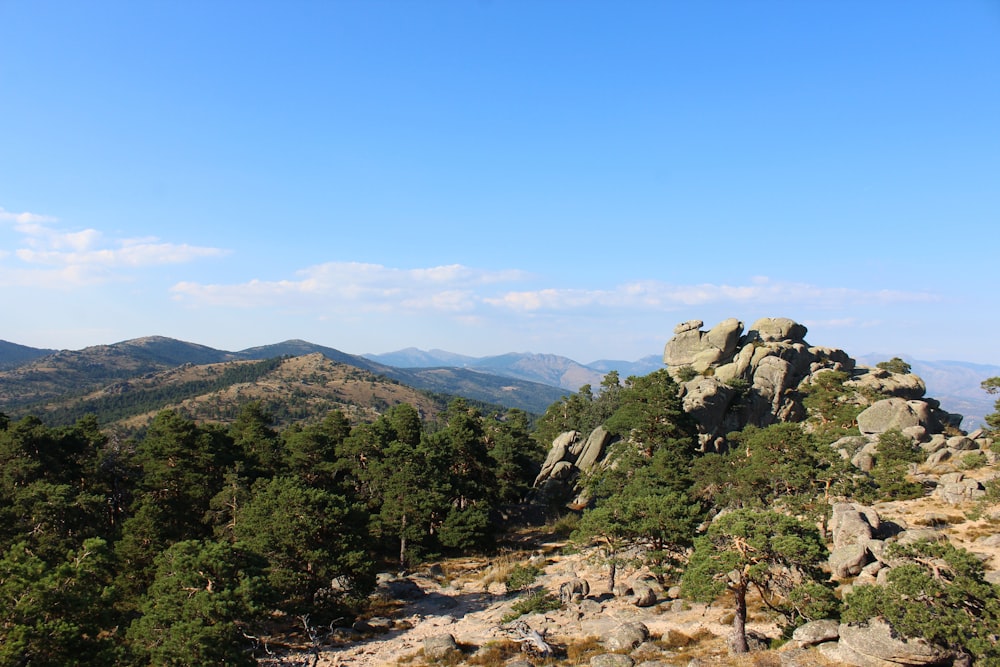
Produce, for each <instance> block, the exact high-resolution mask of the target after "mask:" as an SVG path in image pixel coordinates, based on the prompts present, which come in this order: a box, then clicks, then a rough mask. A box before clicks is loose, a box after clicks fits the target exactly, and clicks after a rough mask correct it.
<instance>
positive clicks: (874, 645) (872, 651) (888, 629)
mask: <svg viewBox="0 0 1000 667" xmlns="http://www.w3.org/2000/svg"><path fill="white" fill-rule="evenodd" d="M840 645H841V646H842V647H846V648H848V649H850V650H851V651H853V652H854V653H856V654H858V655H860V656H863V657H864V658H868V659H873V660H886V661H889V662H893V663H897V664H899V665H942V664H945V663H947V662H950V661H951V659H952V658H953V657H954V654H953V653H952V652H951V651H949V650H948V649H945V648H942V647H940V646H936V645H934V644H931V643H930V642H927V641H926V640H924V639H919V638H909V637H903V636H901V635H900V634H899V633H897V632H896V631H895V630H894V629H893V628H892V626H890V625H889V624H888V623H886V622H885V621H884V620H883V619H881V618H873V619H870V620H869V621H868V622H867V623H864V624H861V623H842V624H841V625H840Z"/></svg>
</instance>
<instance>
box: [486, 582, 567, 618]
mask: <svg viewBox="0 0 1000 667" xmlns="http://www.w3.org/2000/svg"><path fill="white" fill-rule="evenodd" d="M560 607H562V602H560V601H559V598H557V597H556V596H554V595H552V594H551V593H549V592H548V591H546V590H545V589H544V588H541V589H539V590H537V591H535V592H534V593H532V594H530V595H528V596H527V597H523V598H521V599H520V600H518V601H517V602H515V603H514V604H513V605H511V608H510V613H509V614H505V615H504V616H503V618H501V619H500V622H501V623H510V622H511V621H513V620H515V619H517V618H520V617H521V616H524V615H525V614H543V613H545V612H547V611H555V610H556V609H559V608H560Z"/></svg>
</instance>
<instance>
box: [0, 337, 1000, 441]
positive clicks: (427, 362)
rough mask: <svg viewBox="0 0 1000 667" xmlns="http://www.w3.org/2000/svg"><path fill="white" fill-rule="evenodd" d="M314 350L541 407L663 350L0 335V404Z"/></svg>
mask: <svg viewBox="0 0 1000 667" xmlns="http://www.w3.org/2000/svg"><path fill="white" fill-rule="evenodd" d="M314 352H320V353H322V354H323V355H324V356H325V357H327V358H328V359H331V360H333V361H337V362H339V363H346V364H348V365H351V366H355V367H357V368H361V369H363V370H366V371H369V372H372V373H375V374H379V375H385V376H386V377H390V378H392V379H394V380H397V381H399V382H403V383H406V384H409V385H410V386H413V387H414V388H417V389H424V390H426V391H434V392H439V393H453V392H455V391H456V390H461V391H463V392H466V394H471V396H468V397H470V398H475V400H484V401H488V402H496V401H498V400H505V399H506V403H502V404H508V403H511V401H510V400H509V399H511V398H513V395H514V394H516V393H517V390H514V389H511V387H513V386H517V385H516V383H517V382H525V383H530V384H528V385H520V387H521V390H522V391H521V393H528V392H534V393H537V394H538V395H539V398H538V399H537V400H532V401H527V402H524V401H521V402H516V401H515V403H517V405H514V406H511V407H520V408H521V409H526V410H527V411H529V412H539V411H543V410H544V406H543V405H542V404H543V403H545V402H546V401H548V402H549V404H550V403H552V402H555V401H556V400H559V398H561V396H563V395H565V393H567V392H575V391H577V390H579V388H580V387H581V386H583V385H584V384H589V385H591V386H592V387H597V386H599V384H600V382H601V380H602V379H603V377H604V375H605V374H607V373H608V372H610V371H612V370H614V371H617V372H618V373H619V375H620V376H621V377H622V378H626V377H628V376H630V375H645V374H647V373H650V372H652V371H654V370H656V369H658V368H662V366H663V362H662V357H661V356H660V355H648V356H646V357H643V358H641V359H638V360H636V361H633V362H628V361H620V360H598V361H594V362H591V363H589V364H581V363H579V362H576V361H574V360H572V359H570V358H568V357H562V356H560V355H555V354H539V353H532V352H523V353H516V352H510V353H506V354H500V355H491V356H486V357H471V356H468V355H463V354H458V353H454V352H448V351H446V350H440V349H431V350H421V349H419V348H416V347H409V348H404V349H402V350H397V351H395V352H389V353H385V354H371V353H367V354H363V355H354V354H350V353H346V352H342V351H341V350H337V349H335V348H331V347H327V346H323V345H318V344H315V343H310V342H308V341H305V340H301V339H289V340H286V341H282V342H279V343H273V344H270V345H262V346H256V347H251V348H246V349H243V350H239V351H226V350H218V349H215V348H211V347H208V346H205V345H200V344H197V343H191V342H187V341H182V340H178V339H174V338H169V337H165V336H144V337H140V338H134V339H128V340H125V341H119V342H117V343H112V344H110V345H95V346H89V347H86V348H82V349H81V350H76V351H74V350H48V349H43V348H33V347H30V346H26V345H20V344H16V343H10V342H8V341H3V340H0V409H8V408H9V407H10V406H11V405H14V406H18V405H23V404H26V403H31V402H33V401H37V400H42V399H45V398H46V397H51V395H44V394H39V393H38V392H35V393H32V392H31V391H28V392H27V393H26V394H25V395H24V396H22V397H21V400H18V399H13V398H12V397H11V396H10V395H9V392H6V393H5V391H4V381H5V379H7V378H6V376H7V374H9V373H15V374H18V373H20V374H21V375H25V374H29V373H30V374H32V375H34V376H35V377H36V378H42V377H46V376H47V379H49V380H52V381H53V382H54V383H55V384H56V386H57V387H58V391H57V392H55V393H56V394H58V393H66V392H69V391H74V390H76V391H79V389H80V387H79V386H78V384H79V382H80V377H81V375H82V374H83V373H84V372H85V371H86V372H93V371H94V370H95V369H96V368H98V367H100V365H101V364H102V363H105V362H107V361H108V360H109V359H110V358H115V357H116V356H120V355H124V356H131V358H130V362H129V363H127V364H126V365H125V368H121V367H116V368H114V369H109V371H108V372H107V373H105V374H104V375H100V374H98V377H95V378H93V381H92V382H90V383H89V384H87V387H89V388H96V387H97V386H98V385H100V384H101V383H104V384H109V383H112V382H114V381H116V380H121V379H123V378H125V377H128V376H130V375H142V374H145V373H154V372H158V371H161V370H164V369H166V368H169V367H171V366H175V365H180V364H183V363H196V364H198V363H201V364H205V363H220V362H225V361H235V360H241V359H242V360H248V359H250V360H252V359H257V360H260V359H267V358H272V357H279V356H301V355H303V354H311V353H314ZM127 353H131V355H129V354H127ZM892 356H899V357H900V358H902V359H903V360H904V361H906V362H907V363H909V364H910V365H911V367H912V371H913V372H914V373H915V374H916V375H918V376H920V377H921V378H922V379H923V380H924V381H925V383H926V384H927V389H928V393H929V394H931V395H933V396H935V397H937V398H938V399H939V400H940V401H941V402H942V404H943V406H944V407H945V408H946V409H947V410H949V411H951V412H955V413H958V414H961V415H963V416H964V417H965V419H964V420H963V427H964V428H966V429H968V430H971V429H973V428H976V427H977V426H980V425H982V424H983V423H984V422H983V419H984V417H985V416H986V415H987V414H990V413H991V412H993V408H994V397H992V396H990V395H989V394H987V393H986V392H985V391H983V390H982V388H981V387H980V383H981V382H982V381H983V380H985V379H987V378H989V377H998V376H1000V366H992V365H989V364H979V363H972V362H963V361H924V360H919V359H914V358H913V357H911V356H909V355H884V354H874V353H869V354H865V355H861V356H858V357H857V361H858V362H859V363H863V364H866V365H871V366H874V365H875V364H877V363H878V362H880V361H886V360H888V359H890V358H892ZM44 359H52V360H58V361H60V362H61V363H62V364H64V365H63V366H62V367H61V369H60V371H59V373H55V372H53V371H54V369H51V368H47V367H46V366H45V365H44V363H42V360H44ZM74 360H75V361H74ZM59 376H62V377H59ZM502 378H507V379H509V380H510V381H511V382H510V383H508V382H506V381H505V380H503V379H502ZM484 382H485V384H487V385H488V387H478V388H477V384H483V383H484ZM22 388H23V386H22ZM50 394H51V392H50Z"/></svg>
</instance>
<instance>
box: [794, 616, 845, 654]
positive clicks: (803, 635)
mask: <svg viewBox="0 0 1000 667" xmlns="http://www.w3.org/2000/svg"><path fill="white" fill-rule="evenodd" d="M838 637H840V624H839V623H838V622H837V621H834V620H832V619H828V618H824V619H821V620H818V621H809V622H808V623H806V624H805V625H800V626H799V627H797V628H795V632H793V633H792V641H794V642H795V644H796V645H797V646H799V647H801V648H805V647H807V646H815V645H816V644H822V643H823V642H830V641H834V640H835V639H837V638H838Z"/></svg>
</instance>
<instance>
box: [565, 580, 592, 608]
mask: <svg viewBox="0 0 1000 667" xmlns="http://www.w3.org/2000/svg"><path fill="white" fill-rule="evenodd" d="M588 595H590V582H588V581H587V580H586V579H581V578H579V577H577V578H576V579H571V580H570V581H566V582H564V583H563V584H562V585H560V586H559V599H560V600H561V601H562V603H563V604H570V603H572V602H580V601H581V600H583V598H585V597H587V596H588Z"/></svg>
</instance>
